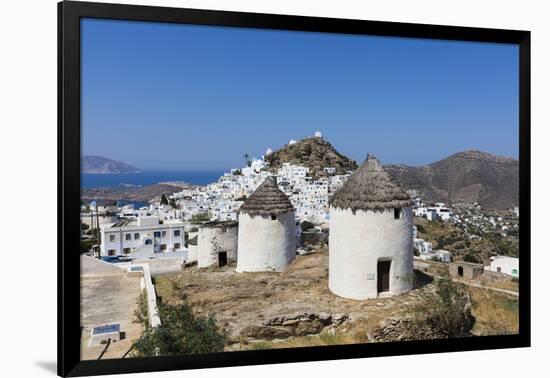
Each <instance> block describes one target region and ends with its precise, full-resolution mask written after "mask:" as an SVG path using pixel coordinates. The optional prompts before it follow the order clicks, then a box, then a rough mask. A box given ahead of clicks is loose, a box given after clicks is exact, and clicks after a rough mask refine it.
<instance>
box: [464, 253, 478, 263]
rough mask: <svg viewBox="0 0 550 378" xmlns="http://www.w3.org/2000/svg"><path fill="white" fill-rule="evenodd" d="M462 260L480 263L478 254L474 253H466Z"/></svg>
mask: <svg viewBox="0 0 550 378" xmlns="http://www.w3.org/2000/svg"><path fill="white" fill-rule="evenodd" d="M464 261H466V262H469V263H476V264H479V263H481V259H480V258H479V256H477V255H476V254H474V253H468V254H466V255H465V256H464Z"/></svg>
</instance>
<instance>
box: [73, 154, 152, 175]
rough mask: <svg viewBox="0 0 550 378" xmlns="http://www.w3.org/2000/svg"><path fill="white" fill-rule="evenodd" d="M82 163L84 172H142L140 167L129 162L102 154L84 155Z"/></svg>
mask: <svg viewBox="0 0 550 378" xmlns="http://www.w3.org/2000/svg"><path fill="white" fill-rule="evenodd" d="M81 164H82V166H81V170H82V173H95V174H109V173H140V172H141V171H140V170H139V169H137V168H135V167H132V166H131V165H129V164H126V163H122V162H120V161H115V160H111V159H107V158H104V157H102V156H83V157H82V162H81Z"/></svg>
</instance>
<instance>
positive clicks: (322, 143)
mask: <svg viewBox="0 0 550 378" xmlns="http://www.w3.org/2000/svg"><path fill="white" fill-rule="evenodd" d="M265 160H266V161H267V162H268V163H269V165H270V168H271V169H273V170H276V169H278V168H280V167H281V166H282V165H283V163H291V164H297V165H303V166H306V167H309V169H310V175H311V176H313V177H320V176H323V175H324V172H323V168H325V167H333V168H336V174H344V173H346V172H348V171H353V170H355V169H356V168H357V163H356V162H355V161H354V160H351V159H349V158H347V157H346V156H344V155H342V154H341V153H339V152H338V151H336V149H335V148H334V147H333V146H332V145H331V144H330V143H329V142H327V141H326V140H325V139H323V138H321V137H312V138H305V139H302V140H300V141H298V142H296V143H294V144H287V145H285V146H284V147H282V148H281V149H279V150H277V151H275V152H273V153H271V154H269V155H267V156H266V157H265Z"/></svg>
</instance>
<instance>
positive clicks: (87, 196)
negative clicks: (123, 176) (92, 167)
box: [80, 184, 182, 202]
mask: <svg viewBox="0 0 550 378" xmlns="http://www.w3.org/2000/svg"><path fill="white" fill-rule="evenodd" d="M181 189H182V187H181V185H171V184H153V185H147V186H143V187H114V188H91V189H82V190H81V191H80V198H81V199H82V200H83V201H86V202H87V201H93V200H105V201H142V202H148V201H151V200H154V199H156V198H160V196H161V195H163V194H164V195H166V196H170V195H171V194H173V193H176V192H179V191H181Z"/></svg>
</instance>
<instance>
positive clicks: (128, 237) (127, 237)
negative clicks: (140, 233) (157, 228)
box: [124, 234, 132, 240]
mask: <svg viewBox="0 0 550 378" xmlns="http://www.w3.org/2000/svg"><path fill="white" fill-rule="evenodd" d="M124 236H125V237H126V240H132V234H126V235H124Z"/></svg>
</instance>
